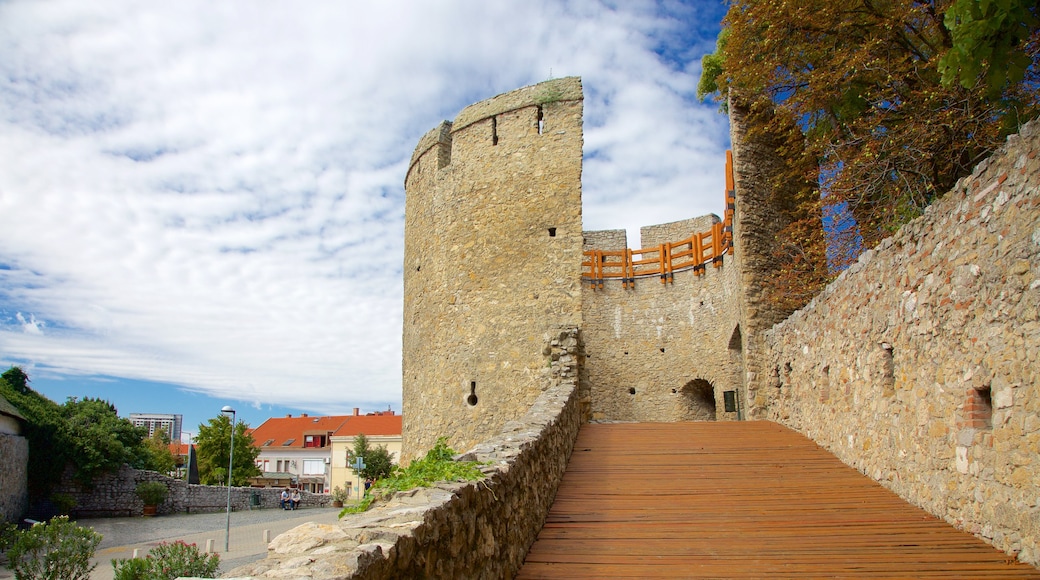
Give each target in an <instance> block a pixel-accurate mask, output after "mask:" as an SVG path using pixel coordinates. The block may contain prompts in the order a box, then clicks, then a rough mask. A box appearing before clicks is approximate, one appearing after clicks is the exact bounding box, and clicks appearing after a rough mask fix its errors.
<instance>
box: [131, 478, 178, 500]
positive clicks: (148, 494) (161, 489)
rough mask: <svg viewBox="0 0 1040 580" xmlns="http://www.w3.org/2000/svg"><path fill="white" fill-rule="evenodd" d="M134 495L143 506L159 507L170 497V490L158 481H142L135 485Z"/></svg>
mask: <svg viewBox="0 0 1040 580" xmlns="http://www.w3.org/2000/svg"><path fill="white" fill-rule="evenodd" d="M134 494H136V495H137V497H139V498H140V499H141V501H142V502H144V505H159V504H161V503H162V502H164V501H166V497H167V496H169V495H170V489H169V488H168V487H166V486H165V485H163V484H162V483H160V482H158V481H142V482H141V483H139V484H137V488H136V489H134Z"/></svg>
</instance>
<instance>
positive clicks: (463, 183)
mask: <svg viewBox="0 0 1040 580" xmlns="http://www.w3.org/2000/svg"><path fill="white" fill-rule="evenodd" d="M582 102H583V101H582V92H581V81H580V79H578V78H564V79H557V80H553V81H548V82H545V83H540V84H538V85H534V86H531V87H525V88H523V89H518V90H516V91H513V92H510V93H506V94H504V95H499V96H497V97H494V98H492V99H488V100H487V101H483V102H481V103H477V104H475V105H471V106H469V107H466V108H465V109H464V110H463V111H462V112H460V113H459V115H458V116H457V118H456V121H455V123H454V124H449V123H445V124H443V125H441V127H439V128H437V129H435V130H434V131H431V132H430V133H428V134H427V136H426V137H424V138H423V140H422V141H421V142H420V143H419V145H418V147H416V151H415V155H414V156H413V158H412V163H411V165H410V166H409V169H408V175H407V176H406V178H405V191H406V193H407V196H406V202H405V248H404V329H403V340H402V354H403V357H402V391H403V416H404V427H403V429H404V432H403V434H402V437H403V443H402V445H403V450H402V457H401V459H402V460H403V461H405V462H407V461H408V460H410V459H412V458H414V457H416V456H417V455H418V454H421V453H424V452H425V451H426V450H427V449H429V448H431V447H433V445H434V443H435V442H436V440H437V438H438V437H441V436H446V437H448V443H449V445H450V446H451V447H452V448H454V449H468V448H469V447H471V446H473V445H474V444H476V443H478V442H480V441H482V440H485V439H487V438H489V437H491V436H492V435H494V434H495V433H498V432H499V430H500V429H501V428H502V425H504V424H505V422H506V421H509V420H511V419H515V418H517V417H519V416H521V415H523V414H524V412H525V411H526V410H527V409H528V408H529V407H530V406H531V404H532V403H533V402H534V400H535V399H536V398H537V397H538V395H539V394H540V393H541V392H542V390H543V389H544V388H545V387H546V385H547V382H546V379H547V373H548V364H547V361H546V359H545V356H544V355H542V354H541V351H542V347H543V345H544V344H545V341H546V339H547V337H549V336H550V335H551V334H552V333H554V332H556V329H557V328H559V327H578V326H579V325H580V324H581V288H580V284H581V282H580V272H581V260H582V245H581V240H582V238H581V233H582V232H581V159H582V156H581V155H582V152H581V147H582Z"/></svg>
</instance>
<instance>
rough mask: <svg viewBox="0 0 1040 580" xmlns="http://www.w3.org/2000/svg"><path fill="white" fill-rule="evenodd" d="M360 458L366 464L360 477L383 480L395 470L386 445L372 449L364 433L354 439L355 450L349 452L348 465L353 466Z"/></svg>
mask: <svg viewBox="0 0 1040 580" xmlns="http://www.w3.org/2000/svg"><path fill="white" fill-rule="evenodd" d="M358 457H360V458H361V460H362V461H364V462H365V468H364V469H362V470H361V473H359V474H358V475H360V476H361V477H363V478H365V479H372V480H379V479H383V478H384V477H386V476H388V475H390V472H391V471H392V470H393V468H394V462H393V457H391V456H390V452H389V451H387V450H386V445H379V446H376V447H372V446H371V445H369V442H368V437H365V434H364V433H358V434H357V436H355V437H354V448H353V449H348V450H347V465H348V466H350V465H353V464H354V461H356V460H357V458H358Z"/></svg>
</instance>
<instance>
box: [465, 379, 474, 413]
mask: <svg viewBox="0 0 1040 580" xmlns="http://www.w3.org/2000/svg"><path fill="white" fill-rule="evenodd" d="M466 403H468V404H469V406H470V407H476V406H477V381H470V383H469V396H468V397H466Z"/></svg>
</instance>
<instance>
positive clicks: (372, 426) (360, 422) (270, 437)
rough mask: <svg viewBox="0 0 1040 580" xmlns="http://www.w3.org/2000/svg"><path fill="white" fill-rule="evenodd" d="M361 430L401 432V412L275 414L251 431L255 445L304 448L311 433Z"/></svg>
mask: <svg viewBox="0 0 1040 580" xmlns="http://www.w3.org/2000/svg"><path fill="white" fill-rule="evenodd" d="M358 433H364V434H365V435H400V434H401V415H395V414H393V413H392V412H391V411H380V412H378V413H371V414H368V415H332V416H327V417H311V416H306V415H301V416H299V417H272V418H270V419H268V420H266V421H264V422H263V423H261V424H260V426H259V427H257V428H256V429H253V430H252V433H251V434H252V436H253V446H254V447H260V448H275V447H283V448H290V449H300V448H303V442H304V438H305V437H306V436H307V435H325V436H328V435H332V434H335V435H347V436H353V435H357V434H358ZM290 440H291V443H289V441H290ZM286 443H288V444H286ZM265 444H266V445H265ZM326 444H327V445H328V444H331V441H326Z"/></svg>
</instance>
